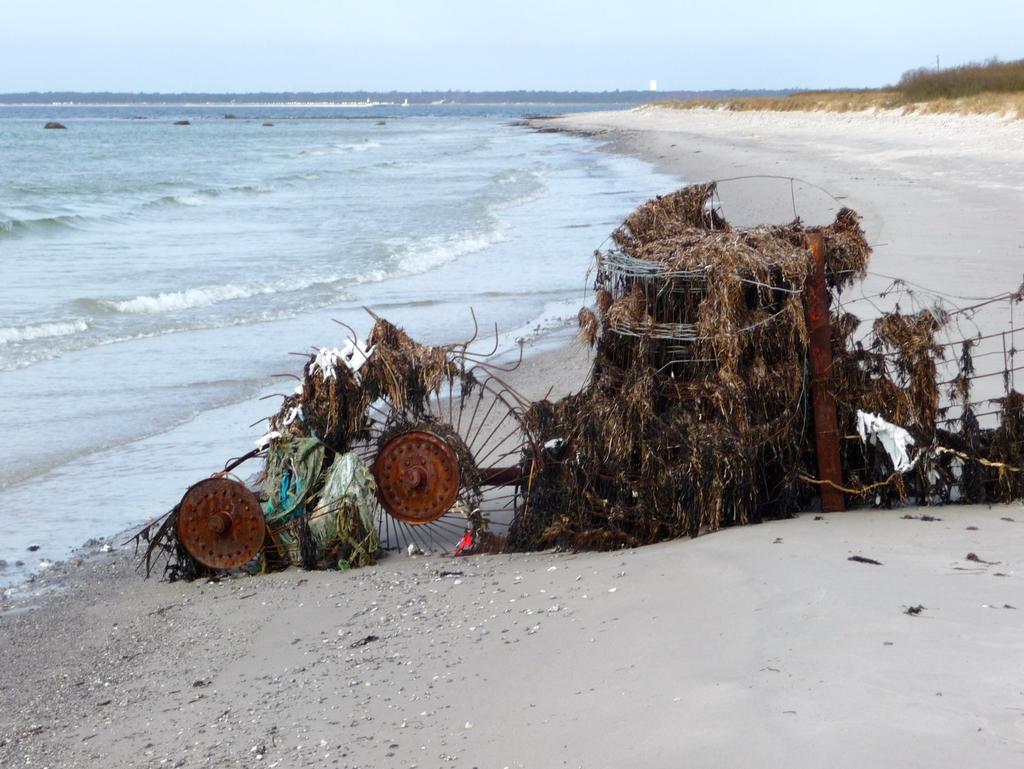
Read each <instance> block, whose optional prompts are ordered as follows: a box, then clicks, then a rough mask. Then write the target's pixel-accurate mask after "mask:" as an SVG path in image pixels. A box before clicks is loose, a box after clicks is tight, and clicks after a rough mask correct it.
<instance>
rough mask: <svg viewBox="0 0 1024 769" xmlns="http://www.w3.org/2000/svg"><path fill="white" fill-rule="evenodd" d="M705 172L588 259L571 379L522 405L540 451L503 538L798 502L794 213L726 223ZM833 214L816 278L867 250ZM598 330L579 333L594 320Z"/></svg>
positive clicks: (803, 492) (801, 279)
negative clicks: (589, 345)
mask: <svg viewBox="0 0 1024 769" xmlns="http://www.w3.org/2000/svg"><path fill="white" fill-rule="evenodd" d="M714 193H715V187H714V185H713V184H707V185H697V186H693V187H688V188H685V189H682V190H680V191H678V192H675V193H673V194H671V195H665V196H662V197H659V198H656V199H654V200H652V201H649V202H648V203H646V204H645V205H643V206H641V207H640V208H639V209H637V210H636V211H635V212H634V213H632V214H631V215H630V216H629V217H627V219H626V221H625V222H624V223H623V225H622V226H621V227H620V228H618V229H617V230H616V231H615V232H614V234H613V241H614V244H615V245H614V247H613V248H612V249H611V250H610V251H608V252H606V253H603V254H599V255H598V269H597V301H596V307H595V308H594V309H589V308H588V309H586V311H585V312H581V314H580V318H581V327H582V329H583V331H584V333H585V335H586V338H587V339H588V340H591V339H593V340H595V343H596V350H595V358H594V365H593V369H592V371H591V376H590V381H589V384H588V386H587V388H586V389H585V390H584V391H583V392H581V393H579V394H577V395H574V396H571V397H569V398H565V399H563V400H561V401H557V402H554V403H550V402H547V401H542V402H540V403H536V404H533V406H532V407H531V408H530V409H529V411H528V412H527V415H526V422H527V424H528V426H529V428H530V430H531V432H532V433H533V436H534V440H535V442H537V443H539V444H547V445H548V446H554V447H555V448H553V449H551V450H550V451H549V456H548V461H547V462H545V463H544V465H543V467H542V469H541V472H540V473H539V475H538V477H536V478H535V479H534V482H533V486H532V490H531V496H530V499H529V504H528V513H527V514H525V515H523V516H521V518H520V519H519V520H517V521H516V523H515V524H514V525H513V527H512V531H511V532H510V543H511V545H512V546H513V547H517V548H529V547H548V546H561V547H571V548H584V549H590V548H610V547H619V546H627V545H637V544H643V543H647V542H653V541H657V540H660V539H666V538H671V537H676V536H680V535H683V534H690V535H695V534H697V533H699V532H701V531H710V530H714V529H718V528H720V527H722V526H726V525H731V524H743V523H749V522H752V521H757V520H761V519H763V518H765V517H772V516H777V515H784V514H788V513H789V512H791V511H793V510H796V509H799V508H800V507H802V506H804V505H805V504H806V503H807V502H808V501H809V499H810V493H809V490H808V489H807V487H806V486H803V485H802V484H801V482H800V479H799V475H800V472H801V471H802V468H805V466H806V465H807V463H808V461H811V462H813V454H812V453H810V451H809V449H810V447H811V443H810V442H809V437H810V436H811V435H812V434H813V432H812V428H813V426H812V424H811V422H810V419H809V416H808V404H807V397H808V396H807V392H808V388H807V379H806V377H807V369H806V351H807V344H808V336H807V325H806V318H805V313H804V307H803V295H802V292H803V287H804V285H805V283H806V281H807V276H808V273H809V270H810V266H811V262H810V258H809V255H808V252H807V250H806V247H805V245H804V235H805V234H806V233H807V232H808V231H809V230H808V229H807V228H805V227H803V226H802V225H801V224H800V223H799V222H794V223H792V224H789V225H785V226H765V227H758V228H754V229H751V230H736V229H733V228H732V227H730V225H729V224H728V223H727V222H726V221H725V220H724V219H723V218H722V217H721V216H720V214H719V213H718V211H717V210H716V209H715V207H714V206H713V200H714ZM858 221H859V220H858V217H857V216H856V214H855V213H853V212H852V211H849V210H844V211H842V212H841V213H840V215H839V217H838V218H837V220H836V222H835V223H834V224H833V225H830V226H829V227H825V228H819V229H820V230H821V231H822V233H823V235H824V239H825V244H826V263H827V272H828V276H829V280H830V282H831V283H832V284H833V285H834V286H836V287H837V288H841V287H844V286H848V285H849V284H850V283H851V282H852V281H853V280H854V279H855V278H856V277H857V276H858V275H860V274H862V273H863V271H864V269H865V268H866V264H867V259H868V255H869V254H870V248H869V247H868V245H867V242H866V241H865V240H864V236H863V233H862V232H861V231H860V228H859V224H858ZM595 323H597V324H598V325H599V332H598V333H597V335H596V337H595V336H594V332H593V327H594V324H595Z"/></svg>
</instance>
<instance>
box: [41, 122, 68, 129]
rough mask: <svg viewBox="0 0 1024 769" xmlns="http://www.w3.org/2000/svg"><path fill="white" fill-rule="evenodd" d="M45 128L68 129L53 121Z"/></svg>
mask: <svg viewBox="0 0 1024 769" xmlns="http://www.w3.org/2000/svg"><path fill="white" fill-rule="evenodd" d="M43 128H67V126H66V125H64V124H63V123H57V122H54V121H53V120H51V121H50V122H49V123H47V124H46V125H44V126H43Z"/></svg>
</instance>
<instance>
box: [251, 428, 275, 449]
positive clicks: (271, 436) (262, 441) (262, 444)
mask: <svg viewBox="0 0 1024 769" xmlns="http://www.w3.org/2000/svg"><path fill="white" fill-rule="evenodd" d="M280 437H281V433H279V432H278V431H277V430H271V431H270V432H269V433H267V434H266V435H264V436H262V437H260V438H257V439H256V448H258V449H260V450H261V451H262V450H263V449H265V448H266V447H267V446H269V445H270V442H271V441H276V440H277V439H278V438H280Z"/></svg>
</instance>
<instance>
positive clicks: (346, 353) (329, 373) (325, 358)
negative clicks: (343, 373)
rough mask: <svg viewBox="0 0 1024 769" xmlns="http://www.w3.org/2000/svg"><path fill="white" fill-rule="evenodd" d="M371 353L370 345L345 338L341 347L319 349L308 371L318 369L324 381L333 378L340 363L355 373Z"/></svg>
mask: <svg viewBox="0 0 1024 769" xmlns="http://www.w3.org/2000/svg"><path fill="white" fill-rule="evenodd" d="M372 354H373V348H372V347H363V346H362V345H361V344H360V343H359V342H353V341H352V340H351V339H346V340H345V344H344V345H343V346H342V347H325V348H323V349H322V350H320V352H318V353H317V354H316V358H315V359H314V360H313V366H312V368H311V369H310V371H311V372H313V371H319V372H320V374H321V375H322V376H323V378H324V381H325V382H326V381H327V380H328V379H334V378H335V369H336V368H337V367H338V366H339V365H342V364H344V365H345V366H346V367H347V368H348V370H349V371H351V372H352V373H353V374H357V373H359V369H361V368H362V367H363V364H364V363H366V361H367V359H368V358H369V357H370V355H372Z"/></svg>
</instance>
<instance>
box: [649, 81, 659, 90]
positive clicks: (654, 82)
mask: <svg viewBox="0 0 1024 769" xmlns="http://www.w3.org/2000/svg"><path fill="white" fill-rule="evenodd" d="M650 90H652V91H657V90H658V81H657V80H652V81H651V88H650Z"/></svg>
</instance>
